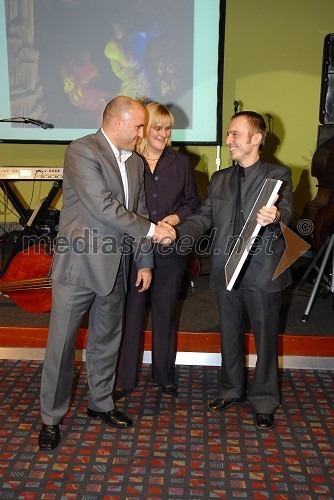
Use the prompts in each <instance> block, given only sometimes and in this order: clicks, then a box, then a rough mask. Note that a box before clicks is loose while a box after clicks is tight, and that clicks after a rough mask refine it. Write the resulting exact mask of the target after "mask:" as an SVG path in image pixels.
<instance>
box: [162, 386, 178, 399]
mask: <svg viewBox="0 0 334 500" xmlns="http://www.w3.org/2000/svg"><path fill="white" fill-rule="evenodd" d="M160 387H161V390H162V392H163V393H164V394H168V396H173V397H174V398H178V397H179V396H180V394H179V393H178V390H177V387H176V386H175V385H161V386H160Z"/></svg>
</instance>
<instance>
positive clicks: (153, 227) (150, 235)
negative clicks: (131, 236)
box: [146, 222, 155, 238]
mask: <svg viewBox="0 0 334 500" xmlns="http://www.w3.org/2000/svg"><path fill="white" fill-rule="evenodd" d="M154 231H155V224H153V222H151V227H150V230H149V232H148V233H147V235H146V238H153V235H154Z"/></svg>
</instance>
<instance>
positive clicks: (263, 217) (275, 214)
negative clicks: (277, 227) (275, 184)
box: [256, 195, 281, 227]
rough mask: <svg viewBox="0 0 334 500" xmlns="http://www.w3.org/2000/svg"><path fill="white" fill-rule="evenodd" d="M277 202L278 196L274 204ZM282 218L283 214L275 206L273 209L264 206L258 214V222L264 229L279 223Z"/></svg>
mask: <svg viewBox="0 0 334 500" xmlns="http://www.w3.org/2000/svg"><path fill="white" fill-rule="evenodd" d="M277 200H278V195H276V197H275V201H274V203H276V201H277ZM280 218H281V214H280V213H279V210H278V208H277V207H276V206H275V205H272V206H271V207H266V206H263V207H262V208H260V210H259V211H258V213H257V214H256V222H257V223H258V224H260V226H263V227H264V226H268V224H273V223H276V222H279V220H280Z"/></svg>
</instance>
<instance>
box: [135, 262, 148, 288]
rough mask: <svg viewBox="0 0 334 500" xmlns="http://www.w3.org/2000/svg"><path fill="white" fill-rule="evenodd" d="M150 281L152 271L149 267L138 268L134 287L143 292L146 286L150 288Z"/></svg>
mask: <svg viewBox="0 0 334 500" xmlns="http://www.w3.org/2000/svg"><path fill="white" fill-rule="evenodd" d="M151 281H152V271H151V269H150V268H149V267H143V268H142V269H138V273H137V279H136V283H135V285H136V287H137V288H138V292H145V291H146V290H147V289H148V288H150V285H151ZM139 287H140V288H139Z"/></svg>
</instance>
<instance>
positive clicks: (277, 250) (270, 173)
mask: <svg viewBox="0 0 334 500" xmlns="http://www.w3.org/2000/svg"><path fill="white" fill-rule="evenodd" d="M245 170H246V172H245V173H246V178H245V182H243V184H242V187H241V203H242V208H243V212H244V216H245V219H247V217H248V215H249V213H250V211H251V209H252V207H253V204H254V202H255V201H256V198H257V196H258V194H259V192H260V190H261V188H262V185H263V183H264V181H265V179H280V180H282V181H283V185H282V187H281V190H280V192H279V200H278V202H277V203H276V206H277V207H278V208H279V210H280V213H281V221H282V222H283V223H284V224H285V225H288V223H289V222H290V221H291V218H292V216H293V213H294V211H293V206H292V182H291V170H290V169H289V168H288V167H285V166H283V165H279V164H272V163H266V162H263V161H261V160H260V161H259V162H257V163H256V164H254V165H253V166H251V167H249V170H248V169H245ZM237 182H238V175H237V168H236V167H233V166H232V167H229V168H226V169H223V170H220V171H219V172H215V173H214V174H213V175H212V177H211V180H210V183H209V186H208V191H207V196H206V199H205V200H204V201H203V202H202V204H201V206H200V207H199V209H198V210H197V212H196V213H195V214H194V215H192V216H190V217H189V218H188V219H186V220H185V221H184V222H183V223H181V224H179V225H178V226H176V227H177V230H178V233H179V236H180V237H184V236H186V235H190V236H191V237H192V238H193V239H195V240H196V239H197V238H198V237H199V236H201V235H203V234H204V233H205V232H206V231H208V230H209V229H210V228H211V227H212V228H213V243H212V252H211V276H210V285H211V287H212V288H214V289H216V290H218V289H221V288H225V287H226V284H225V272H224V266H225V263H226V261H227V259H228V256H229V254H230V250H231V246H232V245H233V243H234V240H233V229H234V220H235V210H236V192H237ZM260 235H261V236H262V240H263V241H266V242H271V243H270V247H269V251H268V245H267V248H266V246H263V247H262V248H261V251H260V253H259V254H257V255H254V256H253V257H251V259H250V260H252V259H254V258H256V260H258V259H261V263H262V272H261V274H260V275H258V276H256V277H255V279H256V280H257V282H258V284H259V286H260V287H261V288H262V289H264V290H265V291H268V292H273V291H278V290H282V289H283V288H285V287H286V286H288V285H289V283H290V282H291V274H290V270H289V269H288V270H286V271H285V272H283V273H282V274H281V275H280V276H279V277H277V278H276V279H275V280H273V279H272V278H273V275H274V272H275V270H276V268H277V266H278V264H279V261H280V259H281V257H282V254H283V252H284V249H285V241H284V236H283V234H282V233H281V229H280V225H279V224H270V225H268V226H266V227H265V228H262V229H261V231H260ZM181 241H182V240H181Z"/></svg>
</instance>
